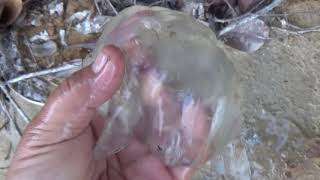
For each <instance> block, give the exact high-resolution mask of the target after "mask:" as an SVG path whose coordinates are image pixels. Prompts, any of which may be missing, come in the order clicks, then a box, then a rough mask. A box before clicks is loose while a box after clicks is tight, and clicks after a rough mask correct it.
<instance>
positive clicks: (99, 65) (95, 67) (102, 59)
mask: <svg viewBox="0 0 320 180" xmlns="http://www.w3.org/2000/svg"><path fill="white" fill-rule="evenodd" d="M108 60H109V56H108V55H107V54H105V53H104V52H103V51H102V52H100V53H99V54H98V56H97V58H96V60H95V62H94V63H93V64H92V71H93V72H94V73H96V74H98V73H99V72H100V71H101V70H102V69H103V67H104V66H105V65H106V64H107V62H108Z"/></svg>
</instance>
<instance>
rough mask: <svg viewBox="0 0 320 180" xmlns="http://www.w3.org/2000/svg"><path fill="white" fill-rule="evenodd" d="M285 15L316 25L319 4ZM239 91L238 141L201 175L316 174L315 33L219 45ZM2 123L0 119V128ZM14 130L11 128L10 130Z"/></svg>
mask: <svg viewBox="0 0 320 180" xmlns="http://www.w3.org/2000/svg"><path fill="white" fill-rule="evenodd" d="M281 8H282V9H285V10H286V11H287V12H288V11H292V12H297V11H299V10H301V11H306V10H310V8H311V9H312V8H313V9H314V10H318V11H317V13H318V14H317V13H313V14H311V15H310V14H308V15H306V14H304V15H303V17H301V16H289V17H288V18H289V20H290V21H291V22H293V23H295V24H298V25H300V26H304V27H311V26H314V25H318V24H320V14H319V12H320V2H319V1H317V0H313V1H312V0H303V1H300V0H291V1H290V0H289V1H287V2H286V3H285V4H284V5H283V6H282V7H281ZM225 51H226V53H227V54H228V55H229V56H230V59H231V61H232V62H233V64H234V66H235V68H236V70H237V72H238V74H239V77H240V80H241V84H242V86H243V89H244V102H243V105H242V110H243V115H244V124H243V127H242V130H241V134H240V135H239V137H238V139H236V140H235V141H234V142H233V143H231V144H230V145H228V147H227V148H226V150H225V152H224V153H223V154H222V155H220V156H218V157H216V158H215V159H214V160H213V161H211V162H210V163H208V165H207V166H206V167H205V168H204V169H203V170H202V174H201V175H199V177H201V179H259V180H260V179H308V180H309V179H310V180H313V179H314V180H316V179H318V178H319V177H320V33H317V32H315V33H309V34H303V35H288V34H285V33H280V32H276V31H275V32H273V33H272V35H271V38H270V40H268V42H267V43H266V44H265V45H264V46H263V47H262V48H261V49H260V50H258V51H257V52H254V53H249V54H248V53H244V52H240V51H237V50H233V49H231V48H228V47H225ZM3 123H4V117H3V114H1V117H0V127H2V125H3ZM12 133H15V132H12ZM0 139H1V141H0V180H2V179H4V177H5V175H4V174H5V172H6V167H7V166H8V163H9V161H10V158H12V153H11V149H12V146H14V145H15V144H16V143H12V141H11V140H12V137H10V136H8V134H7V133H5V132H4V129H2V130H1V131H0Z"/></svg>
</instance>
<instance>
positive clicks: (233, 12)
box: [223, 0, 238, 17]
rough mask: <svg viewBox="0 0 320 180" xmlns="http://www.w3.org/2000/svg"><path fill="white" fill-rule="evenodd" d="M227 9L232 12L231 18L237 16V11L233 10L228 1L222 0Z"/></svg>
mask: <svg viewBox="0 0 320 180" xmlns="http://www.w3.org/2000/svg"><path fill="white" fill-rule="evenodd" d="M223 1H224V2H225V3H226V4H227V5H228V7H229V9H231V12H232V16H233V17H236V16H237V15H238V14H237V11H236V10H235V9H234V8H233V6H232V5H231V4H230V2H229V0H223Z"/></svg>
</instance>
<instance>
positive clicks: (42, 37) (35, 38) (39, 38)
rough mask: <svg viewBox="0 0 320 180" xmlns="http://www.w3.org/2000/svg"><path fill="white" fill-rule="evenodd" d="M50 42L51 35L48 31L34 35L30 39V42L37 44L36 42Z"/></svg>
mask: <svg viewBox="0 0 320 180" xmlns="http://www.w3.org/2000/svg"><path fill="white" fill-rule="evenodd" d="M48 40H50V37H49V33H48V31H47V30H44V31H42V32H40V33H39V34H36V35H34V36H33V37H31V38H30V42H36V41H48Z"/></svg>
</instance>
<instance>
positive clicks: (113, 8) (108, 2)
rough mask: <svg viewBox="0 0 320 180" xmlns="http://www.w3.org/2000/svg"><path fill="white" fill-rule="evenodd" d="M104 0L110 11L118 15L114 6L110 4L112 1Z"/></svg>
mask: <svg viewBox="0 0 320 180" xmlns="http://www.w3.org/2000/svg"><path fill="white" fill-rule="evenodd" d="M104 2H106V3H107V4H108V5H109V6H110V8H111V9H112V11H113V12H114V14H116V15H118V14H119V13H118V11H117V10H116V8H115V7H114V6H113V5H112V3H111V2H110V0H104Z"/></svg>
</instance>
